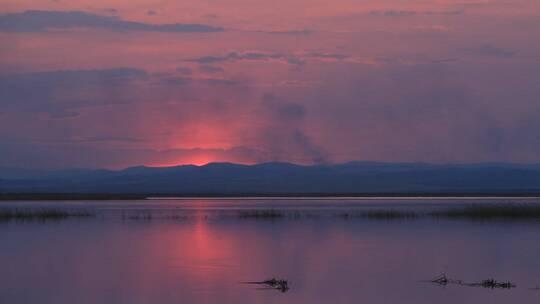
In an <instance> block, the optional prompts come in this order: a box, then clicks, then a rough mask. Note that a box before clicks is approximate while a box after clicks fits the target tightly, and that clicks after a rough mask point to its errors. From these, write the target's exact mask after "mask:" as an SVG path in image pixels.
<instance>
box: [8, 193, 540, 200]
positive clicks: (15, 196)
mask: <svg viewBox="0 0 540 304" xmlns="http://www.w3.org/2000/svg"><path fill="white" fill-rule="evenodd" d="M205 199H211V200H246V201H247V200H375V201H376V200H396V201H398V200H540V194H537V193H524V194H515V193H506V194H503V193H501V194H493V193H479V194H474V193H473V194H471V193H463V194H461V193H440V194H438V193H425V194H423V193H410V194H408V193H395V194H393V193H387V194H386V193H377V194H375V193H374V194H369V193H359V194H351V193H347V194H340V193H329V194H324V193H323V194H310V193H303V194H275V195H274V194H251V193H250V194H247V193H246V194H241V193H236V194H213V193H201V194H193V193H191V194H185V195H182V194H171V195H165V194H155V193H153V194H108V193H97V194H87V193H35V194H25V193H6V194H0V201H51V200H55V201H84V200H96V201H106V200H205Z"/></svg>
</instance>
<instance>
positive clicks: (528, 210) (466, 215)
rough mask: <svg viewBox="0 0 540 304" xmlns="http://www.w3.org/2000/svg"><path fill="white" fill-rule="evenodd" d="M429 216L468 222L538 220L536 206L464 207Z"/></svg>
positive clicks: (485, 205) (492, 205) (435, 212)
mask: <svg viewBox="0 0 540 304" xmlns="http://www.w3.org/2000/svg"><path fill="white" fill-rule="evenodd" d="M429 215H431V216H433V217H437V218H448V219H470V220H497V219H506V220H527V219H539V220H540V205H538V204H489V205H488V204H482V205H480V204H476V205H470V206H465V207H458V208H449V209H447V210H442V211H434V212H431V213H430V214H429Z"/></svg>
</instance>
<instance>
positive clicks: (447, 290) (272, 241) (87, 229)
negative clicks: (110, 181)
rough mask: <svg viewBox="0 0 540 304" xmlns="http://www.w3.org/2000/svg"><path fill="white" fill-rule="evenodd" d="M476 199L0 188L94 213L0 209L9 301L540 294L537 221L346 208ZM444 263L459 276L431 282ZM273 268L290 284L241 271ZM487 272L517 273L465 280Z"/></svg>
mask: <svg viewBox="0 0 540 304" xmlns="http://www.w3.org/2000/svg"><path fill="white" fill-rule="evenodd" d="M514 201H515V200H514ZM472 202H475V203H476V201H467V200H426V199H423V200H419V199H410V200H384V199H379V200H365V199H364V200H354V199H321V200H314V199H282V200H274V199H181V200H180V199H178V200H140V201H67V202H66V201H49V202H31V201H25V202H0V207H3V208H14V207H17V208H21V209H22V208H56V209H65V210H71V209H80V208H84V209H85V210H91V211H92V212H94V213H95V217H91V218H66V219H63V220H54V221H47V220H32V221H5V222H2V223H0V269H1V273H0V303H10V304H17V303H51V304H52V303H54V304H64V303H66V304H67V303H70V304H71V303H103V304H107V303H111V304H112V303H115V304H118V303H130V304H133V303H236V304H238V303H295V304H302V303H372V304H379V303H414V304H421V303H426V304H427V303H439V304H443V303H452V304H454V303H475V304H477V303H538V301H539V300H540V291H539V290H536V289H535V287H536V286H538V285H540V259H539V258H538V257H539V256H540V242H539V240H540V237H539V235H540V234H539V233H540V221H535V220H526V221H522V220H487V221H471V220H464V219H444V218H418V219H416V218H396V219H386V220H385V219H374V218H371V219H370V218H356V217H350V218H349V217H343V216H340V215H342V214H344V213H347V212H349V213H351V212H355V211H358V210H366V209H373V210H375V209H380V208H386V209H392V210H439V209H441V208H452V207H455V206H459V205H467V204H470V203H472ZM528 202H531V201H530V200H529V201H528ZM532 202H533V203H536V201H532ZM481 203H482V204H492V203H497V202H496V201H492V200H483V201H482V202H481ZM258 210H259V211H261V210H272V211H273V212H284V214H285V216H268V217H266V216H264V214H263V215H262V216H252V215H254V214H255V215H258V214H259V213H253V212H257V211H258ZM261 214H262V213H261ZM351 214H352V213H351ZM442 273H444V274H446V275H447V276H448V278H451V279H455V280H462V282H464V284H447V285H441V284H435V283H431V282H426V281H429V280H431V279H433V278H435V277H437V276H438V275H440V274H442ZM271 278H277V279H286V280H288V284H289V288H290V289H289V290H287V291H286V292H282V291H280V290H276V289H273V288H267V286H265V285H258V284H244V282H248V281H263V280H266V279H271ZM490 278H493V279H495V280H498V281H505V282H506V281H510V282H512V283H513V284H515V285H516V287H515V288H511V289H505V288H494V289H491V288H484V287H482V286H470V285H467V284H468V283H475V282H481V281H482V280H485V279H490ZM465 283H466V284H465Z"/></svg>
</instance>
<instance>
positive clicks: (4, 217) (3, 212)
mask: <svg viewBox="0 0 540 304" xmlns="http://www.w3.org/2000/svg"><path fill="white" fill-rule="evenodd" d="M94 216H95V214H94V213H92V212H90V211H88V210H82V209H77V210H62V209H55V208H39V209H26V208H25V209H19V208H14V209H7V208H1V209H0V222H8V221H55V220H63V219H67V218H88V217H94Z"/></svg>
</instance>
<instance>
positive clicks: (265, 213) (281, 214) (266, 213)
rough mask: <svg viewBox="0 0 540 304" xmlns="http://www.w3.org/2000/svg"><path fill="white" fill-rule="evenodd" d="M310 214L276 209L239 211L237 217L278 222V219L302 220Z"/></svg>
mask: <svg viewBox="0 0 540 304" xmlns="http://www.w3.org/2000/svg"><path fill="white" fill-rule="evenodd" d="M307 215H308V214H302V213H301V212H300V211H280V210H274V209H267V210H242V211H239V212H238V214H237V217H238V218H239V219H255V220H277V219H285V218H289V219H300V218H302V217H304V216H307Z"/></svg>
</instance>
